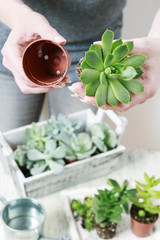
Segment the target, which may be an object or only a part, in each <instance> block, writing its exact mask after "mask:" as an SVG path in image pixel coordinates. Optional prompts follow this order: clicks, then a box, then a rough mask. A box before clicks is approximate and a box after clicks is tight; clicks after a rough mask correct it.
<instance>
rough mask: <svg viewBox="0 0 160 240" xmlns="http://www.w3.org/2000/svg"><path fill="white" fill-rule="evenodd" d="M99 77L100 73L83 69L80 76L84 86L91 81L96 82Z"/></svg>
mask: <svg viewBox="0 0 160 240" xmlns="http://www.w3.org/2000/svg"><path fill="white" fill-rule="evenodd" d="M99 76H100V72H99V71H97V70H95V69H84V70H83V71H82V74H81V77H80V79H81V81H82V82H83V83H84V84H88V83H90V82H92V81H98V80H99Z"/></svg>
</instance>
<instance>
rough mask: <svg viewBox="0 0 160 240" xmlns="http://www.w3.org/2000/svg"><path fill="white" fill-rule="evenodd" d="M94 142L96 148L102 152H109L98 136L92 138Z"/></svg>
mask: <svg viewBox="0 0 160 240" xmlns="http://www.w3.org/2000/svg"><path fill="white" fill-rule="evenodd" d="M92 142H93V143H94V144H95V145H96V147H97V148H98V149H99V150H100V151H101V152H107V146H106V145H105V144H104V142H103V141H102V140H101V139H100V138H98V137H96V136H92Z"/></svg>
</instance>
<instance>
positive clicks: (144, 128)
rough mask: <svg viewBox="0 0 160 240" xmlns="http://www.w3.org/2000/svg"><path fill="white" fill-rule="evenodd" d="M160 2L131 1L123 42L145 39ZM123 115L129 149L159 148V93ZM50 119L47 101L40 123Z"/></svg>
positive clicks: (123, 141)
mask: <svg viewBox="0 0 160 240" xmlns="http://www.w3.org/2000/svg"><path fill="white" fill-rule="evenodd" d="M159 7H160V0H128V2H127V5H126V7H125V9H124V21H123V22H124V24H123V31H122V36H123V38H124V39H129V38H136V37H144V36H147V33H148V31H149V29H150V26H151V23H152V20H153V18H154V15H155V14H156V12H157V10H158V8H159ZM122 115H124V116H126V117H127V118H128V120H129V122H128V126H127V129H126V132H125V135H124V137H123V139H122V143H123V144H124V145H125V146H126V147H127V148H149V149H160V90H159V92H158V93H157V94H156V96H155V97H154V98H152V99H150V100H148V101H147V102H146V103H144V104H142V105H139V106H136V107H134V108H132V109H131V110H129V111H128V112H126V113H123V114H122ZM46 118H48V107H47V99H46V101H45V104H44V108H43V111H42V115H41V118H40V120H43V119H46Z"/></svg>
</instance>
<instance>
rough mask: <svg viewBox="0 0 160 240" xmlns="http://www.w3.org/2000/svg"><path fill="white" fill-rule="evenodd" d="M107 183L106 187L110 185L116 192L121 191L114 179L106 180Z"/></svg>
mask: <svg viewBox="0 0 160 240" xmlns="http://www.w3.org/2000/svg"><path fill="white" fill-rule="evenodd" d="M107 183H108V185H110V186H111V187H113V188H116V189H118V190H120V189H121V187H120V185H119V183H118V182H117V181H116V180H114V179H111V178H109V179H108V180H107Z"/></svg>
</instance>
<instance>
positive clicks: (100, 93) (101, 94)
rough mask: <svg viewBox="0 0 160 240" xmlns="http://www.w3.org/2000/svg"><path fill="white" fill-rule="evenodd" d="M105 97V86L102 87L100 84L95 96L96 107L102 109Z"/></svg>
mask: <svg viewBox="0 0 160 240" xmlns="http://www.w3.org/2000/svg"><path fill="white" fill-rule="evenodd" d="M106 95H107V86H106V85H104V84H103V83H100V84H99V86H98V88H97V91H96V94H95V98H96V103H97V106H98V107H102V106H104V105H105V104H106Z"/></svg>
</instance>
